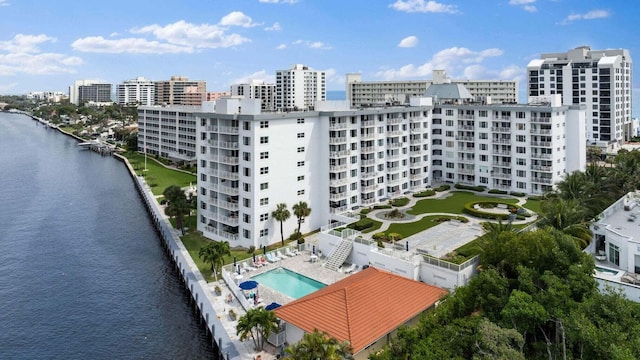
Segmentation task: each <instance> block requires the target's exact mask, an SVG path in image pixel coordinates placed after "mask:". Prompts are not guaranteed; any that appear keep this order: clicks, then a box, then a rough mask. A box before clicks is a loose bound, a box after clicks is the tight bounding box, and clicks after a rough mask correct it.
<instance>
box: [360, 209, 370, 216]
mask: <svg viewBox="0 0 640 360" xmlns="http://www.w3.org/2000/svg"><path fill="white" fill-rule="evenodd" d="M370 212H371V208H364V209H361V210H360V214H362V215H367V214H368V213H370Z"/></svg>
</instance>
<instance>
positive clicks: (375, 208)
mask: <svg viewBox="0 0 640 360" xmlns="http://www.w3.org/2000/svg"><path fill="white" fill-rule="evenodd" d="M381 209H391V205H374V206H373V210H381Z"/></svg>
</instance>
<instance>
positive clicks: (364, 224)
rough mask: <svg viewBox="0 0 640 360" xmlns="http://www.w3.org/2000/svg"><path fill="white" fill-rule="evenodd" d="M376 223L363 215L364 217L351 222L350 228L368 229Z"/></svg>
mask: <svg viewBox="0 0 640 360" xmlns="http://www.w3.org/2000/svg"><path fill="white" fill-rule="evenodd" d="M373 225H374V221H373V220H372V219H369V218H368V217H363V218H362V219H360V220H358V221H356V222H354V223H353V224H349V226H348V227H349V228H351V229H354V230H358V231H362V230H364V229H368V228H370V227H372V226H373Z"/></svg>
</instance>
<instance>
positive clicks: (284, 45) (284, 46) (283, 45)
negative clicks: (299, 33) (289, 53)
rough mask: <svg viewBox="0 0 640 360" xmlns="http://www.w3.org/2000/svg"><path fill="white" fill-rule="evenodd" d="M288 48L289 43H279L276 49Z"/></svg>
mask: <svg viewBox="0 0 640 360" xmlns="http://www.w3.org/2000/svg"><path fill="white" fill-rule="evenodd" d="M286 48H287V44H280V45H278V47H276V49H278V50H284V49H286Z"/></svg>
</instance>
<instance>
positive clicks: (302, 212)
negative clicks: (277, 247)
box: [292, 201, 311, 232]
mask: <svg viewBox="0 0 640 360" xmlns="http://www.w3.org/2000/svg"><path fill="white" fill-rule="evenodd" d="M292 209H293V214H294V215H295V216H296V217H297V218H298V232H300V225H302V222H303V221H304V218H306V217H307V216H309V215H310V214H311V208H310V207H309V205H307V203H306V202H304V201H300V202H299V203H297V204H295V205H293V207H292Z"/></svg>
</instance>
